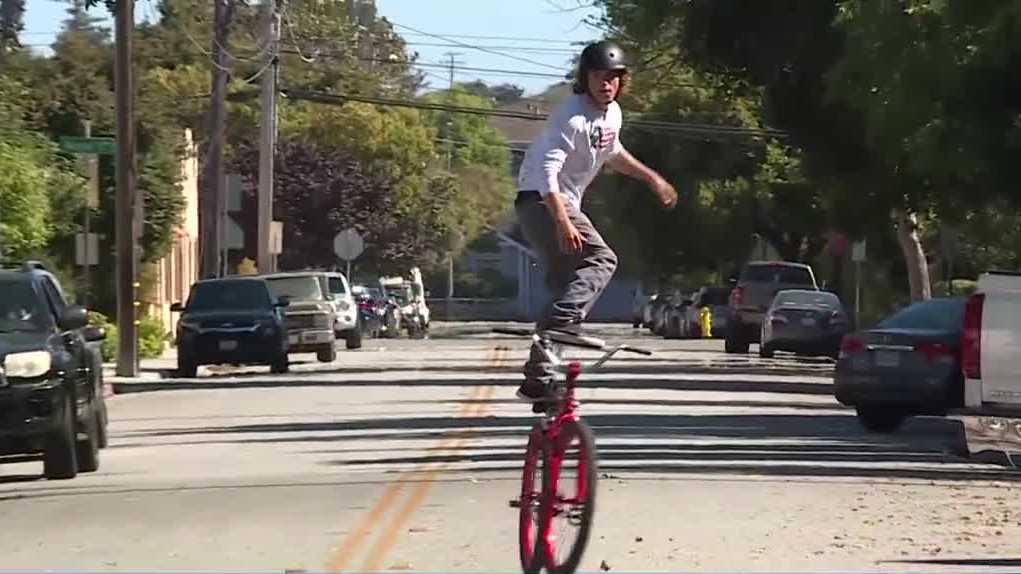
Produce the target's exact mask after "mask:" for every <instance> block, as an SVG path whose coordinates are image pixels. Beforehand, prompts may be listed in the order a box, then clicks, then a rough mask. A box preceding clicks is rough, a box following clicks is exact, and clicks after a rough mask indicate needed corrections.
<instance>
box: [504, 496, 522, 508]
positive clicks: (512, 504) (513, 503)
mask: <svg viewBox="0 0 1021 574" xmlns="http://www.w3.org/2000/svg"><path fill="white" fill-rule="evenodd" d="M507 504H508V506H510V507H511V508H521V501H520V500H518V499H516V498H515V499H514V500H510V501H508V502H507Z"/></svg>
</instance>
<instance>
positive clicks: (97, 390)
mask: <svg viewBox="0 0 1021 574" xmlns="http://www.w3.org/2000/svg"><path fill="white" fill-rule="evenodd" d="M0 294H2V296H0V359H2V362H3V367H2V368H0V456H3V455H25V454H29V455H35V454H40V453H41V454H42V458H43V473H44V474H45V475H46V477H47V478H74V477H75V476H76V475H77V474H78V473H79V472H92V471H94V470H96V469H98V468H99V449H100V448H103V447H105V446H106V422H107V416H106V403H105V402H104V401H103V361H102V358H101V356H100V353H99V349H97V348H95V346H94V345H91V344H90V343H94V342H98V341H101V340H102V339H103V338H104V337H105V334H104V333H103V331H102V330H101V329H99V328H97V327H93V326H89V325H88V321H89V318H88V313H87V312H86V311H85V309H83V308H82V307H79V306H77V305H69V304H68V303H67V300H66V299H65V298H64V293H63V291H62V290H61V288H60V283H59V282H58V281H57V279H56V278H55V277H54V276H53V275H51V274H50V273H48V272H47V271H46V270H45V268H44V267H43V266H42V265H39V264H33V263H27V264H25V265H24V266H23V267H22V268H21V269H20V270H12V269H0ZM0 460H2V459H0Z"/></svg>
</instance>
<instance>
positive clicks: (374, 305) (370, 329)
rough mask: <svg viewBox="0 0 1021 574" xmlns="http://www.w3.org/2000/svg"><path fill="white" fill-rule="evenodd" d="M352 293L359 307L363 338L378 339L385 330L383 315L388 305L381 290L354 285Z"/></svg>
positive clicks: (359, 322) (359, 321)
mask: <svg viewBox="0 0 1021 574" xmlns="http://www.w3.org/2000/svg"><path fill="white" fill-rule="evenodd" d="M351 293H352V294H353V295H354V298H355V302H356V303H357V305H358V324H359V325H360V327H361V332H362V337H366V336H368V337H378V336H379V335H380V332H381V331H382V329H383V315H384V314H385V312H386V305H385V303H384V301H383V294H382V291H380V289H379V288H373V287H366V286H365V285H352V286H351Z"/></svg>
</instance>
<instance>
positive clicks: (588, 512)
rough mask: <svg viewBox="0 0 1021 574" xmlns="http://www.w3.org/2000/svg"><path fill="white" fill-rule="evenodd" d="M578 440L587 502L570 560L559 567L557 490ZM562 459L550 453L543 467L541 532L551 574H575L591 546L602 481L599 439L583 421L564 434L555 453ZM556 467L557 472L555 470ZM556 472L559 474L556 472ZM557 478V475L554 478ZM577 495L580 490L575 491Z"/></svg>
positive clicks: (572, 424) (564, 429) (570, 424)
mask: <svg viewBox="0 0 1021 574" xmlns="http://www.w3.org/2000/svg"><path fill="white" fill-rule="evenodd" d="M575 438H577V439H578V445H579V454H580V455H581V456H580V457H579V460H578V464H579V469H578V478H579V479H582V478H584V483H583V484H584V490H583V492H584V500H583V505H582V508H581V513H580V515H579V518H580V527H579V529H578V536H577V538H576V539H575V541H574V545H573V546H572V547H571V550H570V552H568V553H567V558H566V559H565V560H564V561H563V562H562V563H559V564H558V563H557V558H556V554H557V548H556V546H557V543H556V542H555V541H554V540H553V539H552V536H551V533H550V529H551V527H552V524H553V519H554V517H555V516H554V513H555V511H556V507H555V505H556V499H557V490H558V487H559V485H560V480H559V474H560V470H561V468H560V466H559V465H560V463H562V461H563V458H562V455H563V453H564V451H565V450H566V449H567V448H568V447H569V446H570V445H571V444H572V443H573V442H574V439H575ZM549 450H555V451H556V452H557V453H559V454H560V455H561V456H560V457H559V458H556V459H554V457H552V456H550V454H552V453H550V452H548V451H547V460H546V464H544V465H543V497H542V507H541V509H540V516H541V518H542V522H541V525H540V528H539V530H540V532H541V533H542V538H543V540H544V541H545V563H546V570H547V572H549V573H550V574H573V573H574V572H575V571H576V570H577V569H578V564H579V563H580V562H581V558H582V556H583V555H584V554H585V548H586V547H587V546H588V541H589V535H590V534H591V530H592V516H593V514H594V512H595V503H596V490H597V486H598V484H597V481H598V477H599V453H598V452H597V451H596V443H595V437H594V435H593V433H592V429H590V428H589V427H588V425H586V424H585V423H584V422H582V421H571V422H568V423H566V424H565V425H564V426H563V427H562V428H561V430H560V434H559V436H558V437H557V442H556V446H555V448H554V449H549ZM554 466H556V468H554ZM554 471H555V472H554ZM554 474H555V475H557V476H556V478H554ZM575 492H576V495H577V490H576V491H575Z"/></svg>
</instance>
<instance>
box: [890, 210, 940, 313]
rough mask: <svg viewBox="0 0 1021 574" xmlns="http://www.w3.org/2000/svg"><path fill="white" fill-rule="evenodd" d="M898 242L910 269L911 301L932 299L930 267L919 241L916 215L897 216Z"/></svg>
mask: <svg viewBox="0 0 1021 574" xmlns="http://www.w3.org/2000/svg"><path fill="white" fill-rule="evenodd" d="M896 219H897V242H898V243H900V249H901V251H902V252H903V253H904V264H905V265H906V266H907V269H908V282H909V283H910V285H911V300H912V301H919V300H922V299H929V298H931V297H932V288H931V286H930V284H929V267H928V265H927V264H926V262H925V251H923V250H922V242H921V241H919V240H918V217H917V216H916V215H915V214H914V213H906V212H901V213H897V214H896Z"/></svg>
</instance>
